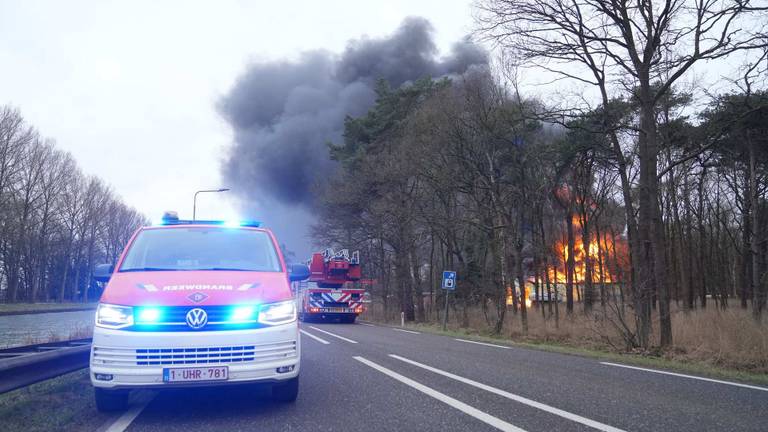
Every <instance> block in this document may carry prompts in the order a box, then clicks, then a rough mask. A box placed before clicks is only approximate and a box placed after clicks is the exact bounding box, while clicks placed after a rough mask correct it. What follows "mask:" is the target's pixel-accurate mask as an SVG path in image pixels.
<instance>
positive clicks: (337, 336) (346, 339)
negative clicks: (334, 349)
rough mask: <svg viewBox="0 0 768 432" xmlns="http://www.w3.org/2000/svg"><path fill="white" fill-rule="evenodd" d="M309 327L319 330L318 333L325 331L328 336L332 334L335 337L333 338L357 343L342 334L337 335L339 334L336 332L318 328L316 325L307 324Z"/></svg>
mask: <svg viewBox="0 0 768 432" xmlns="http://www.w3.org/2000/svg"><path fill="white" fill-rule="evenodd" d="M309 328H311V329H313V330H317V331H319V332H320V333H325V334H327V335H328V336H333V337H335V338H338V339H341V340H343V341H345V342H349V343H353V344H356V343H357V341H353V340H352V339H348V338H345V337H344V336H339V335H337V334H336V333H331V332H329V331H325V330H323V329H319V328H317V327H315V326H309Z"/></svg>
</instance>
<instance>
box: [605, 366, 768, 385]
mask: <svg viewBox="0 0 768 432" xmlns="http://www.w3.org/2000/svg"><path fill="white" fill-rule="evenodd" d="M600 364H603V365H606V366H616V367H621V368H627V369H636V370H641V371H645V372H653V373H657V374H664V375H672V376H676V377H681V378H690V379H695V380H699V381H708V382H713V383H718V384H727V385H732V386H736V387H744V388H748V389H752V390H760V391H768V388H766V387H758V386H753V385H749V384H741V383H736V382H731V381H723V380H717V379H712V378H704V377H698V376H693V375H685V374H680V373H675V372H667V371H660V370H656V369H646V368H641V367H637V366H628V365H623V364H618V363H610V362H600Z"/></svg>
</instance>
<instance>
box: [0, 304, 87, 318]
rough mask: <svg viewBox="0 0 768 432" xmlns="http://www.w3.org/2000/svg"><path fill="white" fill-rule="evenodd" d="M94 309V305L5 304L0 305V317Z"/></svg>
mask: <svg viewBox="0 0 768 432" xmlns="http://www.w3.org/2000/svg"><path fill="white" fill-rule="evenodd" d="M89 309H96V303H7V304H0V315H15V314H20V313H46V312H63V311H76V310H89Z"/></svg>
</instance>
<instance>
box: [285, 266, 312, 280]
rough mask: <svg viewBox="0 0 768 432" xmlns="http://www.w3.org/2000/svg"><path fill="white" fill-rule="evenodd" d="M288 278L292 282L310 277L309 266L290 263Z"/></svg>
mask: <svg viewBox="0 0 768 432" xmlns="http://www.w3.org/2000/svg"><path fill="white" fill-rule="evenodd" d="M288 279H290V281H291V282H297V281H303V280H307V279H309V267H307V266H306V265H305V264H289V265H288Z"/></svg>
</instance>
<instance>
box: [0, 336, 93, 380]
mask: <svg viewBox="0 0 768 432" xmlns="http://www.w3.org/2000/svg"><path fill="white" fill-rule="evenodd" d="M90 351H91V339H77V340H71V341H63V342H50V343H44V344H37V345H27V346H20V347H13V348H5V349H0V394H2V393H6V392H9V391H11V390H15V389H18V388H21V387H26V386H28V385H31V384H34V383H37V382H40V381H45V380H47V379H51V378H55V377H57V376H59V375H64V374H66V373H69V372H73V371H76V370H78V369H83V368H86V367H88V359H89V355H90Z"/></svg>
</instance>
